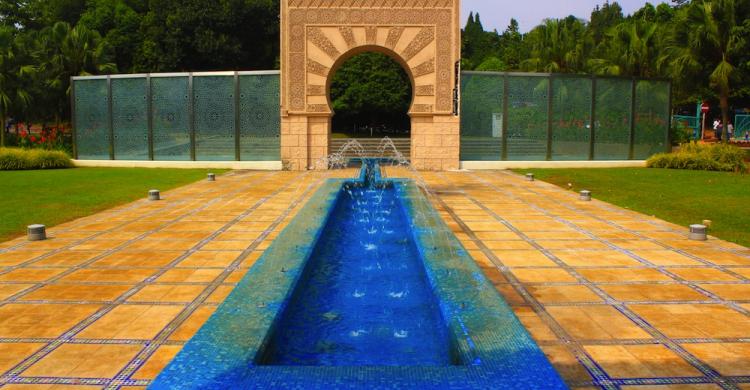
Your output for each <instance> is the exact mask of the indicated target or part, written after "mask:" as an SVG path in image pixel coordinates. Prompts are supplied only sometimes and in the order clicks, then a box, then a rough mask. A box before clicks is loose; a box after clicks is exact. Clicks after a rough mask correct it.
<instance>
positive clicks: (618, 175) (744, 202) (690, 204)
mask: <svg viewBox="0 0 750 390" xmlns="http://www.w3.org/2000/svg"><path fill="white" fill-rule="evenodd" d="M517 172H518V173H527V172H533V173H534V175H536V177H537V178H538V179H540V180H544V181H547V182H550V183H553V184H556V185H559V186H561V187H564V188H567V186H568V183H571V184H573V189H574V190H575V191H579V190H582V189H587V190H591V191H592V192H593V196H594V197H595V198H597V199H600V200H603V201H606V202H610V203H613V204H616V205H618V206H621V207H625V208H628V209H631V210H635V211H639V212H641V213H644V214H648V215H655V216H656V217H658V218H661V219H664V220H667V221H670V222H673V223H676V224H678V225H682V226H685V229H687V226H688V225H690V224H692V223H700V222H701V221H703V220H705V219H710V220H712V221H713V226H712V228H711V232H710V234H712V235H715V236H717V237H720V238H722V239H725V240H727V241H732V242H736V243H738V244H742V245H744V246H750V175H738V174H733V173H720V172H702V171H680V170H666V169H646V168H622V169H531V170H518V171H517Z"/></svg>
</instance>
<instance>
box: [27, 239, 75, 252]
mask: <svg viewBox="0 0 750 390" xmlns="http://www.w3.org/2000/svg"><path fill="white" fill-rule="evenodd" d="M77 241H78V240H75V239H70V238H57V237H49V236H48V237H47V239H46V240H43V241H30V242H26V243H24V244H23V245H22V246H21V247H19V248H18V249H25V250H52V249H60V248H62V247H66V246H69V245H72V244H73V243H75V242H77Z"/></svg>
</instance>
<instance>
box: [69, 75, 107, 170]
mask: <svg viewBox="0 0 750 390" xmlns="http://www.w3.org/2000/svg"><path fill="white" fill-rule="evenodd" d="M75 113H76V114H75V115H76V148H77V150H78V158H80V159H81V160H109V158H110V156H109V96H108V92H107V80H105V79H98V80H76V81H75Z"/></svg>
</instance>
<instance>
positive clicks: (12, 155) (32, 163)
mask: <svg viewBox="0 0 750 390" xmlns="http://www.w3.org/2000/svg"><path fill="white" fill-rule="evenodd" d="M71 167H73V162H72V161H71V160H70V157H68V155H67V154H65V152H61V151H56V150H41V149H31V150H25V149H16V148H5V149H0V171H14V170H25V169H59V168H71Z"/></svg>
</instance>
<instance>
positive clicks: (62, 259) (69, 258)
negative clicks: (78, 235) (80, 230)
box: [32, 250, 104, 267]
mask: <svg viewBox="0 0 750 390" xmlns="http://www.w3.org/2000/svg"><path fill="white" fill-rule="evenodd" d="M102 253H104V252H103V251H73V250H66V251H62V252H58V253H55V254H52V255H49V256H47V257H45V258H44V259H42V260H39V261H35V262H34V263H33V264H32V266H34V267H75V266H78V265H81V264H83V263H85V262H87V261H89V260H91V259H93V258H94V257H96V256H99V255H101V254H102Z"/></svg>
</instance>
